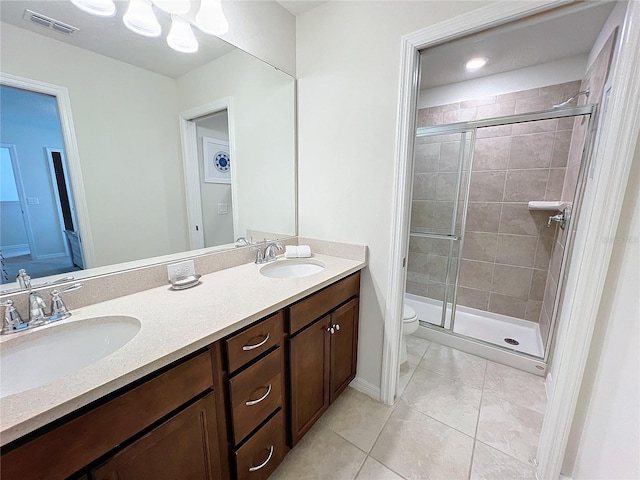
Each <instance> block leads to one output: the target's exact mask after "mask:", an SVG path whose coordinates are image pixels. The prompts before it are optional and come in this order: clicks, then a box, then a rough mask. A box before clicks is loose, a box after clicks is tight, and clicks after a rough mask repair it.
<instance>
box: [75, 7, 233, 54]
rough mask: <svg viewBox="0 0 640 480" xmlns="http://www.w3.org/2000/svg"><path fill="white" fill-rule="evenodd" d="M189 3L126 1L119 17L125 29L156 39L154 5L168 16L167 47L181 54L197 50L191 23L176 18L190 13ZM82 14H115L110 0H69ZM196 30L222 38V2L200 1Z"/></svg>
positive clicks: (157, 26) (226, 27)
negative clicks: (122, 14) (122, 12)
mask: <svg viewBox="0 0 640 480" xmlns="http://www.w3.org/2000/svg"><path fill="white" fill-rule="evenodd" d="M191 1H192V0H129V7H128V8H127V12H126V13H125V14H124V16H123V17H122V21H123V22H124V24H125V25H126V27H127V28H128V29H129V30H131V31H132V32H135V33H137V34H138V35H143V36H145V37H159V36H160V34H161V33H162V27H161V26H160V22H158V18H157V17H156V14H155V12H154V8H153V7H154V6H155V7H156V8H158V9H159V10H161V11H163V12H166V13H170V14H171V29H170V31H169V34H168V35H167V44H168V45H169V47H171V48H172V49H174V50H176V51H178V52H182V53H194V52H197V51H198V41H197V40H196V37H195V35H194V34H193V30H192V28H191V27H192V23H191V22H190V21H189V20H187V19H185V18H184V17H182V16H180V15H182V14H186V13H188V12H189V11H190V10H191ZM71 3H73V4H74V5H75V6H77V7H78V8H80V9H82V10H84V11H85V12H88V13H91V14H93V15H98V16H101V17H110V16H113V15H115V13H116V6H115V3H114V1H113V0H71ZM195 25H196V26H197V27H198V29H199V30H201V31H203V32H204V33H208V34H211V35H216V36H220V35H224V34H225V33H227V32H228V31H229V22H228V21H227V19H226V17H225V16H224V12H223V11H222V0H201V1H200V9H199V11H198V13H197V15H196V17H195Z"/></svg>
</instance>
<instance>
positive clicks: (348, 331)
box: [329, 298, 359, 403]
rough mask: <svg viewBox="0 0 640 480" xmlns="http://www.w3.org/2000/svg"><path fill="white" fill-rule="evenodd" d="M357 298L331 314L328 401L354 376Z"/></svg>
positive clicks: (356, 340)
mask: <svg viewBox="0 0 640 480" xmlns="http://www.w3.org/2000/svg"><path fill="white" fill-rule="evenodd" d="M358 306H359V305H358V299H357V298H354V299H353V300H351V301H350V302H348V303H347V304H345V305H343V306H342V307H340V308H338V309H337V310H336V311H335V312H333V313H332V314H331V323H332V326H333V328H334V329H335V331H334V333H333V334H331V368H330V376H329V390H330V402H331V403H333V401H334V400H335V399H336V398H337V397H338V395H340V394H341V393H342V392H343V391H344V389H345V388H347V387H348V386H349V383H350V382H351V380H353V379H354V378H355V376H356V361H357V358H358Z"/></svg>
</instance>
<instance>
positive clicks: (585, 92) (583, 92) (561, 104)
mask: <svg viewBox="0 0 640 480" xmlns="http://www.w3.org/2000/svg"><path fill="white" fill-rule="evenodd" d="M589 93H590V92H589V89H588V88H587V89H586V90H582V91H580V92H578V93H574V94H573V95H572V96H571V97H569V98H568V99H566V100H565V101H564V102H562V103H559V104H557V105H554V106H553V107H551V108H560V107H564V106H565V105H566V104H568V103H569V102H570V101H571V100H573V99H574V98H577V97H579V96H580V95H584V96H585V97H587V98H589Z"/></svg>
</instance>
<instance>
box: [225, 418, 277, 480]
mask: <svg viewBox="0 0 640 480" xmlns="http://www.w3.org/2000/svg"><path fill="white" fill-rule="evenodd" d="M285 448H286V447H285V444H284V415H283V413H282V410H280V411H279V412H278V413H277V414H276V415H275V416H274V417H273V418H272V419H271V420H269V421H268V422H267V423H266V425H265V426H264V427H262V428H261V429H260V430H258V431H257V432H256V434H255V435H254V436H252V437H251V438H250V439H249V441H248V442H247V443H245V444H244V445H243V446H242V447H240V448H239V449H238V450H237V451H236V455H235V457H236V469H237V472H238V480H249V479H250V480H264V479H266V478H267V477H268V476H269V475H271V474H272V473H273V471H274V470H275V469H276V467H277V466H278V465H279V464H280V462H282V459H283V458H284V455H285V453H286V452H285Z"/></svg>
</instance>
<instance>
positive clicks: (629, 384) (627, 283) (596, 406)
mask: <svg viewBox="0 0 640 480" xmlns="http://www.w3.org/2000/svg"><path fill="white" fill-rule="evenodd" d="M633 162H634V163H633V166H632V170H631V173H630V176H629V184H628V186H627V191H626V194H625V199H624V204H623V209H622V214H621V218H620V223H619V225H618V230H617V232H616V236H615V237H614V238H611V239H607V240H608V241H611V242H614V247H613V253H612V257H611V263H610V265H609V271H608V274H607V280H606V284H605V289H604V292H603V295H602V303H601V305H600V310H599V312H598V318H597V324H596V328H595V330H594V334H593V339H592V342H591V349H590V351H589V358H588V363H587V367H586V372H585V376H584V380H583V384H582V387H581V390H580V396H579V399H578V405H577V411H576V415H575V417H574V420H573V425H572V429H571V436H570V439H569V445H568V446H567V453H566V455H565V462H564V467H563V473H564V474H565V475H568V476H570V477H571V478H574V479H576V480H577V479H637V478H640V455H639V454H638V452H640V375H639V374H638V369H639V368H640V321H639V320H640V300H639V297H638V285H640V268H639V265H640V194H639V191H640V137H639V138H638V142H637V144H636V151H635V157H634V161H633Z"/></svg>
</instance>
